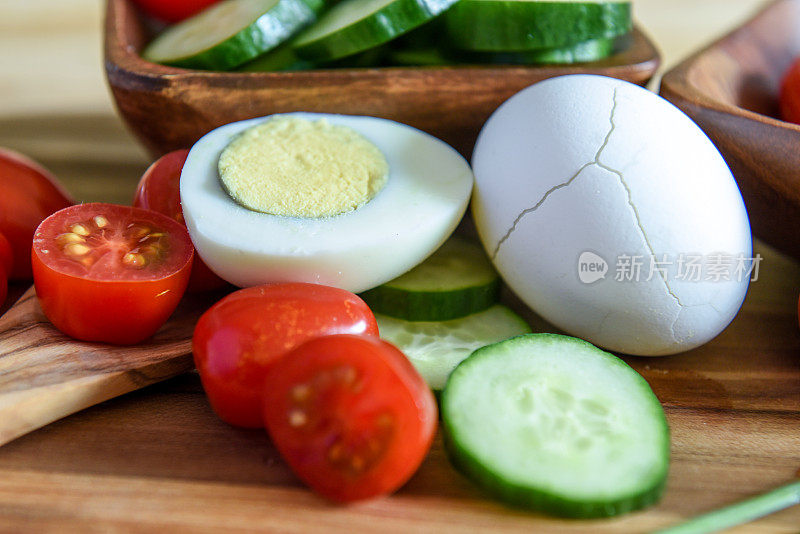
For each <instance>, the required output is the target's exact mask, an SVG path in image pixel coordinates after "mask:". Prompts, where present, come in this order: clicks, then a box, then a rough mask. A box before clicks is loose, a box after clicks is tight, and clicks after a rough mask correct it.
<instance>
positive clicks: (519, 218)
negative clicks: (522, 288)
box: [492, 88, 704, 344]
mask: <svg viewBox="0 0 800 534" xmlns="http://www.w3.org/2000/svg"><path fill="white" fill-rule="evenodd" d="M612 99H613V104H612V106H611V113H610V116H609V122H610V127H609V130H608V133H606V136H605V138H604V139H603V144H602V145H601V146H600V148H599V149H598V150H597V153H596V154H595V157H594V159H593V160H592V161H590V162H588V163H586V164H584V165H582V166H581V168H580V169H578V171H577V172H576V173H575V174H574V175H572V176H571V177H570V178H569V179H568V180H566V181H565V182H562V183H560V184H558V185H556V186H554V187H552V188H550V189H549V190H547V191H546V192H545V194H544V195H543V196H542V197H541V198H540V199H539V200H538V201H537V202H536V203H535V204H534V205H533V206H531V207H530V208H526V209H524V210H522V211H521V212H520V213H519V215H517V217H516V218H515V219H514V222H513V223H512V224H511V227H510V228H509V229H508V231H507V232H506V233H505V234H504V235H503V237H501V238H500V240H499V241H498V242H497V245H496V246H495V248H494V250H493V252H492V260H495V259H496V258H497V255H498V254H499V253H500V248H501V247H502V246H503V244H504V243H505V242H506V241H508V239H509V238H510V237H511V235H512V234H513V233H514V231H515V230H516V229H517V226H518V225H519V223H520V222H521V221H522V219H524V218H525V217H526V216H527V215H529V214H531V213H533V212H535V211H536V210H538V209H539V208H540V207H541V206H542V205H543V204H544V203H545V201H547V199H548V198H549V197H550V195H552V194H553V193H555V192H556V191H558V190H559V189H564V188H566V187H569V186H570V185H571V184H572V183H573V182H574V181H575V180H576V179H577V178H578V176H580V174H581V173H582V172H583V171H584V170H586V169H587V168H588V167H591V166H592V165H596V166H597V167H599V168H601V169H603V170H605V171H608V172H610V173H612V174H614V175H616V176H617V177H618V178H619V182H620V184H621V185H622V187H623V188H624V189H625V192H626V194H627V197H628V205H629V206H630V207H631V210H632V211H633V216H634V219H635V220H636V226H637V227H638V229H639V233H640V234H641V235H642V238H643V239H644V242H645V245H646V246H647V250H648V251H649V252H650V256H651V258H653V259H654V260H655V259H656V258H657V256H656V252H655V249H654V248H653V245H652V243H651V242H650V238H649V237H648V235H647V232H646V231H645V229H644V226H643V225H642V221H641V218H640V216H639V210H638V209H637V207H636V205H635V204H634V202H633V194H632V192H631V189H630V186H629V185H628V183H627V181H626V180H625V177H624V176H623V174H622V172H621V171H618V170H616V169H614V168H612V167H609V166H608V165H606V164H604V163H603V162H602V161H601V159H600V158H601V156H602V155H603V152H604V151H605V149H606V147H607V146H608V144H609V142H610V141H611V135H612V134H613V133H614V131H615V130H616V128H617V124H616V122H615V120H614V119H615V116H616V112H617V106H618V105H619V101H618V99H617V89H616V88H615V89H614V92H613V95H612ZM659 276H660V278H661V279H662V281H663V282H664V287H665V289H666V291H667V294H669V296H670V297H671V298H672V299H673V300H674V301H675V303H676V304H677V305H678V306H679V307H680V308H681V309H680V311H679V312H678V313H677V314H676V316H675V320H674V321H673V322H672V324H671V325H670V330H671V333H672V339H673V343H674V344H680V343H683V342H684V341H686V339H688V338H689V337H691V336H688V337H684V338H680V339H679V338H678V337H677V335H676V334H675V325H676V324H677V323H678V320H679V319H680V316H681V313H682V312H683V311H684V310H685V309H686V308H689V307H695V306H702V305H704V304H696V305H685V304H683V302H681V299H680V297H678V295H677V294H676V293H675V292H674V291H673V290H672V288H671V287H670V285H669V280H667V276H666V273H664V272H661V271H659ZM610 315H611V314H610V313H609V314H607V315H606V317H605V318H604V319H603V321H602V322H601V327H600V330H602V328H603V326H604V324H605V322H606V320H607V319H608V318H609V316H610Z"/></svg>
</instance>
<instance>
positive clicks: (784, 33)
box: [661, 0, 800, 258]
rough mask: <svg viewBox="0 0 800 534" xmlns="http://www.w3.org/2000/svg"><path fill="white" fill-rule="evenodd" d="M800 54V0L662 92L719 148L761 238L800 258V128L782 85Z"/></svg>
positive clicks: (692, 64) (774, 6)
mask: <svg viewBox="0 0 800 534" xmlns="http://www.w3.org/2000/svg"><path fill="white" fill-rule="evenodd" d="M798 56H800V0H778V1H776V2H772V3H770V4H769V5H768V6H767V7H766V8H765V9H764V10H763V11H762V12H761V13H759V14H758V15H757V16H755V17H754V18H753V19H752V20H750V21H748V22H747V23H746V24H744V25H743V26H742V27H740V28H738V29H736V30H735V31H733V32H732V33H731V34H729V35H727V36H725V37H723V38H722V39H720V40H719V41H717V42H716V43H713V44H712V45H711V46H709V47H708V48H706V49H705V50H702V51H700V52H698V53H697V54H695V55H694V56H692V57H690V58H688V59H687V60H686V61H684V62H683V63H681V64H680V65H678V66H677V67H675V68H674V69H673V70H671V71H670V72H668V73H667V74H665V75H664V78H663V80H662V83H661V94H662V95H663V96H664V97H666V98H667V99H668V100H670V101H672V102H673V103H674V104H675V105H677V106H678V107H679V108H681V109H682V110H683V111H684V112H685V113H686V114H687V115H689V116H690V117H691V118H692V119H693V120H694V121H695V122H697V124H698V125H699V126H700V127H701V128H702V129H703V130H704V131H705V132H706V134H707V135H708V136H709V137H710V138H711V140H712V141H714V143H715V144H716V145H717V148H719V150H720V152H722V155H723V156H724V157H725V160H726V161H727V162H728V165H729V166H730V168H731V171H732V172H733V174H734V176H735V177H736V181H737V182H738V184H739V188H740V189H741V191H742V196H743V197H744V200H745V204H747V211H748V213H749V215H750V224H751V225H752V228H753V233H754V234H755V235H757V236H758V237H760V238H761V239H763V240H764V241H766V242H767V243H769V244H771V245H773V246H775V247H777V248H778V249H780V250H782V251H783V252H786V253H788V254H791V255H792V256H794V257H796V258H800V125H796V124H789V123H788V122H783V121H781V120H780V119H778V118H777V117H778V93H779V87H780V82H781V79H782V77H783V75H784V73H785V72H786V70H787V68H788V67H789V65H790V64H791V62H792V60H793V59H794V58H796V57H798Z"/></svg>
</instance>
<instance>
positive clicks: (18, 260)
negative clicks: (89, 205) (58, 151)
mask: <svg viewBox="0 0 800 534" xmlns="http://www.w3.org/2000/svg"><path fill="white" fill-rule="evenodd" d="M72 203H73V202H72V199H70V198H69V195H67V193H66V192H65V191H64V189H63V188H62V187H61V186H60V185H58V182H57V181H56V179H55V177H53V175H52V174H50V173H49V172H48V171H47V170H45V169H44V168H42V167H40V166H39V165H37V164H36V163H34V162H33V161H31V160H29V159H28V158H26V157H25V156H23V155H21V154H17V153H16V152H12V151H10V150H6V149H2V148H0V232H2V233H3V234H4V235H5V237H6V238H8V241H9V243H11V248H12V250H13V251H14V265H13V267H12V268H11V270H10V272H9V273H8V275H9V278H10V279H16V280H30V278H31V262H30V258H31V242H32V241H33V232H34V230H36V227H37V226H38V225H39V223H40V222H42V221H43V220H44V218H45V217H47V216H48V215H50V214H51V213H54V212H56V211H58V210H60V209H62V208H66V207H67V206H70V205H72Z"/></svg>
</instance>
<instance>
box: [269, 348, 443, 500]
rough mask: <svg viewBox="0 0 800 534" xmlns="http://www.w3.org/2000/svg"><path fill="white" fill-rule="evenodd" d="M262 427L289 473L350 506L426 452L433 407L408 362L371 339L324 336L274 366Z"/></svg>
mask: <svg viewBox="0 0 800 534" xmlns="http://www.w3.org/2000/svg"><path fill="white" fill-rule="evenodd" d="M263 406H264V422H265V424H266V427H267V430H268V431H269V434H270V436H271V437H272V441H273V443H274V444H275V446H276V447H277V448H278V450H279V451H280V453H281V454H282V455H283V457H284V459H285V460H286V461H287V462H288V463H289V465H290V466H291V468H292V470H293V471H294V472H295V473H296V474H297V476H298V477H300V478H301V479H302V480H303V481H304V482H305V483H306V484H308V485H309V486H310V487H311V488H312V489H314V490H315V491H316V492H318V493H320V494H321V495H323V496H325V497H327V498H328V499H331V500H333V501H337V502H351V501H356V500H361V499H368V498H372V497H376V496H379V495H385V494H388V493H391V492H393V491H395V490H396V489H398V488H399V487H400V486H402V485H403V484H405V483H406V481H408V479H409V478H411V476H412V475H413V474H414V473H415V472H416V470H417V468H418V467H419V465H420V464H421V463H422V461H423V459H424V458H425V455H426V454H427V452H428V450H429V449H430V446H431V442H432V441H433V437H434V434H435V433H436V424H437V407H436V400H435V399H434V397H433V394H432V393H431V390H430V389H429V388H428V386H427V385H426V384H425V381H424V380H423V379H422V378H421V377H420V375H419V373H417V371H416V370H415V369H414V367H413V365H412V364H411V363H410V362H409V360H408V359H407V358H406V357H405V355H403V353H402V352H400V351H399V350H398V349H397V348H395V347H394V346H393V345H391V344H389V343H386V342H385V341H382V340H380V339H378V338H372V337H367V336H353V335H335V336H325V337H320V338H316V339H313V340H311V341H308V342H306V343H304V344H303V345H301V346H299V347H298V348H296V349H295V350H293V351H292V352H290V353H289V354H287V355H286V357H285V358H282V359H281V360H280V361H278V362H276V363H275V365H273V366H272V367H271V368H270V369H269V370H268V371H267V374H266V376H265V379H264V404H263Z"/></svg>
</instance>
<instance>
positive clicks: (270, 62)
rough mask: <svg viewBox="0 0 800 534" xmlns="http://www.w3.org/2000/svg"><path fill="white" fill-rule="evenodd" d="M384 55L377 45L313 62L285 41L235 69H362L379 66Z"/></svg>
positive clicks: (271, 70) (251, 70) (244, 70)
mask: <svg viewBox="0 0 800 534" xmlns="http://www.w3.org/2000/svg"><path fill="white" fill-rule="evenodd" d="M385 55H386V52H385V51H384V50H383V48H382V47H379V48H373V49H372V50H367V51H366V52H362V53H360V54H355V55H353V56H348V57H346V58H342V59H337V60H336V61H328V62H326V63H314V62H312V61H308V60H305V59H300V58H299V57H297V55H296V54H295V53H294V49H293V48H292V46H291V44H290V43H287V44H282V45H281V46H279V47H278V48H276V49H275V50H272V51H270V52H267V53H266V54H264V55H262V56H260V57H258V58H256V59H254V60H253V61H251V62H249V63H247V64H246V65H243V66H242V67H240V68H239V69H237V70H239V71H241V72H275V71H290V70H292V71H294V70H311V69H364V68H371V67H377V66H380V65H381V64H382V62H383V60H384V56H385Z"/></svg>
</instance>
